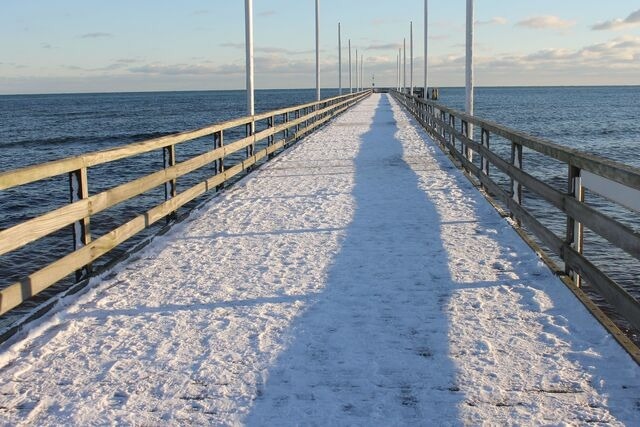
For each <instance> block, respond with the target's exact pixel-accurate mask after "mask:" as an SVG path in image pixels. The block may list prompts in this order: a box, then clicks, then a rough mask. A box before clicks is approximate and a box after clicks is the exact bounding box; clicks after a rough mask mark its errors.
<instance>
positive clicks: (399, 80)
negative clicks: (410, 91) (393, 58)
mask: <svg viewBox="0 0 640 427" xmlns="http://www.w3.org/2000/svg"><path fill="white" fill-rule="evenodd" d="M401 62H402V48H401V47H399V48H398V92H400V87H401V84H402V80H401V78H400V70H401V69H402V67H401V66H400V63H401Z"/></svg>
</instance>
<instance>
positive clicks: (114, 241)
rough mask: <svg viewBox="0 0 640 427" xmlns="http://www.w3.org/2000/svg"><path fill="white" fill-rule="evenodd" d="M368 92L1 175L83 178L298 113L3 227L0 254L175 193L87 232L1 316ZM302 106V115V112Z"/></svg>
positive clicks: (6, 179)
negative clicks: (141, 200) (126, 204)
mask: <svg viewBox="0 0 640 427" xmlns="http://www.w3.org/2000/svg"><path fill="white" fill-rule="evenodd" d="M370 93H371V91H368V90H367V91H362V92H358V93H354V94H349V95H343V96H337V97H333V98H328V99H325V100H321V101H317V102H311V103H307V104H302V105H298V106H294V107H289V108H283V109H279V110H274V111H270V112H267V113H262V114H258V115H255V116H248V117H242V118H239V119H234V120H229V121H226V122H223V123H219V124H214V125H211V126H206V127H203V128H201V129H198V130H195V131H187V132H182V133H179V134H175V135H168V136H165V137H161V138H155V139H150V140H147V141H142V142H138V143H133V144H129V145H125V146H123V147H117V148H113V149H110V150H103V151H97V152H93V153H87V154H83V155H80V156H75V157H71V158H67V159H61V160H56V161H52V162H47V163H43V164H40V165H34V166H27V167H24V168H20V169H16V170H13V171H7V172H4V173H2V174H0V190H2V189H7V188H11V187H15V186H18V185H23V184H27V183H31V182H35V181H39V180H42V179H45V178H49V177H52V176H55V175H60V174H64V173H74V172H75V171H77V170H82V171H84V175H83V176H86V170H87V168H90V167H92V166H95V165H99V164H102V163H106V162H112V161H116V160H121V159H125V158H128V157H132V156H136V155H139V154H142V153H147V152H150V151H153V150H164V149H165V148H166V147H170V148H174V147H175V145H176V144H181V143H185V142H188V141H191V140H193V139H196V138H200V137H203V136H207V135H212V134H217V135H222V132H224V131H225V130H228V129H231V128H236V127H238V126H246V125H249V124H251V125H253V126H254V128H255V122H256V121H257V120H264V119H265V118H270V117H273V116H274V115H277V114H287V115H288V114H290V113H295V114H296V115H297V117H296V118H295V119H293V120H287V121H286V122H285V123H282V124H280V125H277V126H272V127H269V128H267V129H265V130H263V131H260V132H257V133H255V134H253V135H249V136H247V137H244V138H240V139H238V140H236V141H233V142H231V143H229V144H224V145H221V146H217V147H214V149H213V150H211V151H207V152H205V153H203V154H200V155H197V156H195V157H192V158H190V159H188V160H186V161H183V162H180V163H175V154H174V156H173V163H171V162H170V163H169V164H167V163H165V168H164V169H161V170H158V171H156V172H153V173H150V174H148V175H145V176H143V177H141V178H138V179H135V180H133V181H129V182H126V183H124V184H121V185H118V186H116V187H113V188H110V189H108V190H105V191H103V192H100V193H98V194H95V195H91V196H89V194H88V189H87V188H82V193H83V197H81V198H78V199H77V200H72V202H71V203H69V204H67V205H65V206H63V207H61V208H58V209H54V210H51V211H49V212H47V213H45V214H43V215H40V216H38V217H36V218H32V219H29V220H26V221H24V222H22V223H19V224H17V225H14V226H12V227H10V228H8V229H5V230H2V231H0V255H2V254H5V253H7V252H10V251H13V250H16V249H18V248H20V247H22V246H24V245H26V244H28V243H30V242H33V241H36V240H38V239H41V238H42V237H44V236H46V235H48V234H51V233H53V232H55V231H57V230H60V229H61V228H63V227H65V226H68V225H70V224H78V223H80V222H84V225H85V232H87V233H88V224H89V218H90V217H91V216H93V215H95V214H97V213H99V212H102V211H104V210H105V209H108V208H110V207H113V206H115V205H117V204H119V203H122V202H123V201H125V200H129V199H131V198H133V197H136V196H139V195H141V194H143V193H145V192H147V191H149V190H151V189H153V188H156V187H158V186H161V185H163V184H166V183H170V182H171V183H174V187H173V191H172V192H171V194H167V195H166V200H165V201H164V202H163V203H160V204H158V205H157V206H155V207H153V208H151V209H150V210H148V211H147V212H146V213H144V214H141V215H139V216H137V217H135V218H134V219H132V220H130V221H128V222H126V223H125V224H122V225H120V226H119V227H117V228H115V229H113V230H111V231H109V232H107V233H106V234H104V235H103V236H100V237H98V238H97V239H95V240H91V238H90V235H85V236H84V237H85V238H84V239H81V241H79V242H78V244H77V245H76V249H75V250H74V251H73V252H71V253H69V254H67V255H65V256H63V257H62V258H60V259H58V260H57V261H54V262H53V263H51V264H49V265H47V266H45V267H43V268H40V269H39V270H38V271H36V272H34V273H31V274H29V275H28V276H27V277H25V278H24V279H22V280H20V281H18V282H15V283H13V284H10V285H9V286H7V287H6V288H4V289H2V290H0V314H4V313H6V312H7V311H9V310H11V309H12V308H15V307H16V306H18V305H19V304H21V303H22V302H24V301H25V300H27V299H28V298H30V297H31V296H34V295H36V294H38V293H39V292H41V291H42V290H44V289H46V288H48V287H49V286H51V285H53V284H54V283H56V282H58V281H59V280H61V279H62V278H64V277H66V276H68V275H69V274H71V273H73V272H74V271H79V270H80V269H83V268H86V267H87V266H90V265H91V263H93V262H94V261H95V260H96V259H98V258H99V257H101V256H103V255H104V254H106V253H107V252H109V251H111V250H112V249H113V248H115V247H116V246H118V245H119V244H121V243H122V242H124V241H125V240H127V239H129V238H130V237H132V236H134V235H135V234H137V233H139V232H140V231H141V230H143V229H145V228H147V227H149V226H150V225H151V224H153V223H155V222H157V221H158V220H160V219H162V218H165V217H167V216H168V215H171V214H172V213H173V212H175V211H176V210H177V209H178V208H180V207H181V206H184V205H185V204H186V203H189V202H190V201H192V200H194V199H195V198H196V197H198V196H200V195H202V194H204V193H205V192H207V191H210V190H212V189H216V188H219V186H220V185H222V184H224V183H225V182H227V181H228V180H230V179H231V178H233V177H235V176H237V175H238V174H240V173H242V172H243V171H246V170H248V169H249V168H251V167H252V166H253V165H255V164H256V163H257V162H258V161H260V160H262V159H263V158H265V157H267V156H270V155H272V154H273V153H275V152H276V151H277V150H279V149H281V148H284V147H285V146H286V145H287V144H290V143H292V142H293V141H295V140H297V139H299V138H300V137H302V136H303V135H305V134H307V133H308V132H311V131H312V130H314V129H316V128H317V127H318V126H320V125H322V124H323V123H326V122H327V121H328V120H330V119H331V118H333V117H335V116H336V115H337V114H340V113H342V112H344V111H345V110H346V109H348V108H349V107H351V106H352V105H354V104H355V103H357V102H359V101H360V100H362V99H364V98H365V97H367V96H368V95H370ZM311 107H314V110H313V111H308V110H309V109H310V108H311ZM303 111H304V112H305V113H303V114H301V112H303ZM303 124H305V126H304V127H302V128H301V125H303ZM292 129H293V131H292ZM283 132H287V133H288V134H289V135H288V137H287V136H285V138H283V139H280V140H279V141H272V139H273V137H274V136H275V135H278V134H279V133H283ZM265 138H271V139H270V140H269V142H270V143H269V144H268V146H267V147H266V148H263V149H261V150H260V151H258V152H257V153H253V154H252V155H250V156H249V157H247V158H246V159H244V160H243V161H241V162H239V163H238V164H236V165H235V166H232V167H230V168H228V169H223V168H220V167H216V174H215V175H213V176H211V177H210V178H207V179H205V180H204V181H202V182H200V183H198V184H196V185H194V186H192V187H191V188H189V189H187V190H185V191H183V192H181V193H177V192H176V191H175V180H176V179H177V178H179V177H181V176H183V175H186V174H188V173H190V172H193V171H195V170H197V169H200V168H202V167H203V166H206V165H208V164H211V163H213V162H218V161H221V160H223V159H225V158H226V157H227V156H229V155H230V154H234V153H238V152H241V150H242V149H243V148H246V147H249V146H253V145H255V143H256V142H258V141H261V140H264V139H265ZM85 184H86V183H85Z"/></svg>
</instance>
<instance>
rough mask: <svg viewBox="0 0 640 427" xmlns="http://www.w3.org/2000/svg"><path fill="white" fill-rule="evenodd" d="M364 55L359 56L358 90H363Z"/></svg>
mask: <svg viewBox="0 0 640 427" xmlns="http://www.w3.org/2000/svg"><path fill="white" fill-rule="evenodd" d="M363 69H364V54H363V55H361V56H360V90H362V89H364V72H363Z"/></svg>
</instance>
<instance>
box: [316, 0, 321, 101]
mask: <svg viewBox="0 0 640 427" xmlns="http://www.w3.org/2000/svg"><path fill="white" fill-rule="evenodd" d="M316 100H318V101H320V0H316Z"/></svg>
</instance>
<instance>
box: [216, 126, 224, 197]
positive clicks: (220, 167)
mask: <svg viewBox="0 0 640 427" xmlns="http://www.w3.org/2000/svg"><path fill="white" fill-rule="evenodd" d="M213 146H214V148H215V149H218V148H222V147H223V146H224V132H223V131H218V132H216V133H214V134H213ZM215 168H216V175H218V174H221V173H222V172H224V157H222V158H220V159H218V160H216V163H215ZM222 188H224V183H223V184H220V185H218V186H217V187H216V190H221V189H222Z"/></svg>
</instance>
